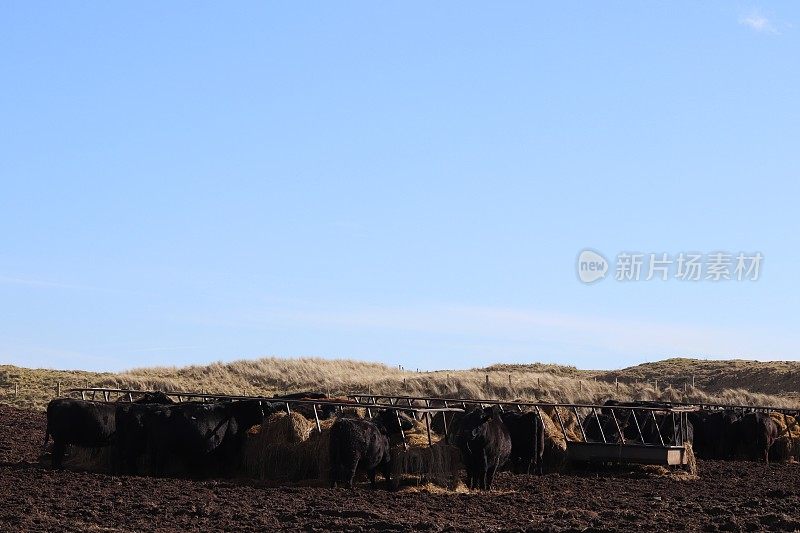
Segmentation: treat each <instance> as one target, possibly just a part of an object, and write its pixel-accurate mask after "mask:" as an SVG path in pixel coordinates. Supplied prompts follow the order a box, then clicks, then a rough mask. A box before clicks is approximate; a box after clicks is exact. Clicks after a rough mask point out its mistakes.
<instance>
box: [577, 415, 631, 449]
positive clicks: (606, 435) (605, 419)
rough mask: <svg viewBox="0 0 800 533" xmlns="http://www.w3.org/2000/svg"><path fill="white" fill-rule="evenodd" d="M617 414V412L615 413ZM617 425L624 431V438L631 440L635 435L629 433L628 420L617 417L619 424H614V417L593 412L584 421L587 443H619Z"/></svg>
mask: <svg viewBox="0 0 800 533" xmlns="http://www.w3.org/2000/svg"><path fill="white" fill-rule="evenodd" d="M615 414H616V412H615ZM617 424H619V426H620V429H622V431H623V436H625V437H626V438H629V437H630V438H631V439H632V437H633V435H632V434H631V433H629V432H627V428H628V425H627V420H626V419H624V418H623V419H622V420H620V417H619V416H618V417H617V422H616V423H615V422H614V417H613V416H612V415H610V414H605V413H601V412H597V411H596V410H595V411H592V412H590V413H589V414H588V415H586V418H584V419H583V432H584V433H585V434H586V442H619V441H620V438H619V431H618V430H617Z"/></svg>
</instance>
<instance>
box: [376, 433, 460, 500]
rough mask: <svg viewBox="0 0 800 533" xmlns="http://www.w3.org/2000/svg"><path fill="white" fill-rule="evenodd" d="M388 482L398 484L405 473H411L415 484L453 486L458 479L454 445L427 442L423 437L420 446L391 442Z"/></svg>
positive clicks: (457, 462) (458, 459)
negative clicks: (390, 480) (390, 465)
mask: <svg viewBox="0 0 800 533" xmlns="http://www.w3.org/2000/svg"><path fill="white" fill-rule="evenodd" d="M391 456H392V467H391V473H392V482H393V484H394V486H398V485H399V484H400V482H401V481H402V480H403V479H404V478H405V477H407V476H409V475H413V476H414V479H415V481H416V484H417V485H421V484H426V483H433V484H435V485H438V486H440V487H444V488H447V489H450V490H453V489H455V488H456V487H457V485H458V482H459V475H458V472H459V469H460V468H461V455H460V452H459V450H458V448H457V447H455V446H451V445H449V444H443V443H438V444H434V445H433V446H428V440H427V437H426V438H425V444H424V445H423V446H409V447H408V449H406V448H405V447H404V446H403V445H402V444H401V445H396V446H392V449H391Z"/></svg>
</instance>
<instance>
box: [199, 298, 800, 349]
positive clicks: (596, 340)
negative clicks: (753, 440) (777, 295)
mask: <svg viewBox="0 0 800 533" xmlns="http://www.w3.org/2000/svg"><path fill="white" fill-rule="evenodd" d="M199 321H200V322H201V323H204V324H207V325H208V324H214V325H216V326H223V327H244V328H253V329H262V328H276V327H277V328H287V327H288V328H291V327H301V328H312V329H314V330H318V331H339V332H351V333H353V334H359V333H362V332H366V331H383V332H386V334H387V335H388V337H389V338H397V339H403V338H406V337H407V334H408V333H410V332H415V333H423V334H425V335H427V336H428V337H437V338H442V339H445V338H446V339H448V342H449V343H453V342H468V343H470V344H481V345H483V346H484V347H485V348H490V347H492V346H493V347H495V348H496V350H489V351H497V352H500V351H502V350H503V348H508V347H509V344H513V345H517V346H519V347H528V350H529V351H530V350H531V348H534V347H540V346H550V347H556V348H557V347H561V348H563V349H566V350H568V351H570V352H571V353H572V354H573V355H576V356H582V357H586V356H594V355H597V356H600V355H604V354H609V353H615V354H619V355H631V356H634V355H635V356H638V357H641V356H642V355H648V356H651V355H652V356H654V357H656V356H659V355H660V356H666V355H670V354H687V353H689V354H706V355H725V356H728V357H731V356H737V357H748V358H752V357H757V358H771V359H774V358H776V357H789V358H794V357H796V354H797V351H798V349H800V339H798V337H797V336H796V335H793V334H791V333H787V332H779V331H761V330H759V329H757V328H751V329H749V330H748V329H741V328H738V329H734V328H714V327H702V326H699V325H694V324H675V323H662V322H647V321H641V320H636V319H631V318H622V317H619V318H609V317H602V316H586V315H576V314H564V313H556V312H549V311H541V310H531V309H514V308H497V307H480V306H461V305H439V306H430V307H428V306H425V307H419V308H397V307H371V308H361V309H330V308H324V307H323V308H319V307H311V308H301V309H284V308H281V309H264V310H259V311H256V310H253V311H251V312H242V313H227V314H226V315H225V316H224V317H219V316H217V317H205V318H201V319H200V320H199ZM458 339H460V341H459V340H458Z"/></svg>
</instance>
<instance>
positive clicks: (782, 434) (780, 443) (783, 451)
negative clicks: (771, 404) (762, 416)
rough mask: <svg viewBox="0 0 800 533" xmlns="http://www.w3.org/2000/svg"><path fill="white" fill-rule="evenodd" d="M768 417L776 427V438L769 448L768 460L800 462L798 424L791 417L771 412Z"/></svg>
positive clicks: (799, 431)
mask: <svg viewBox="0 0 800 533" xmlns="http://www.w3.org/2000/svg"><path fill="white" fill-rule="evenodd" d="M769 416H770V418H771V419H772V421H773V422H775V424H776V425H777V426H778V438H777V439H776V440H775V442H774V443H773V444H772V448H770V459H773V460H777V461H797V460H800V423H799V422H798V421H797V419H796V418H795V417H793V416H792V415H783V414H781V413H775V412H771V413H770V414H769Z"/></svg>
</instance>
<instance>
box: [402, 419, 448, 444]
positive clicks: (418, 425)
mask: <svg viewBox="0 0 800 533" xmlns="http://www.w3.org/2000/svg"><path fill="white" fill-rule="evenodd" d="M413 424H414V426H413V427H412V428H411V429H407V430H405V431H404V432H403V433H404V434H405V437H406V443H407V444H408V446H409V447H415V446H428V444H429V443H428V430H427V428H426V426H425V422H421V421H419V420H414V421H413ZM442 438H443V437H442V436H441V435H439V434H438V433H436V432H435V431H433V429H431V442H430V444H436V443H438V442H440V441H441V440H442ZM401 441H402V439H401V437H400V436H399V435H396V436H394V438H393V439H392V444H401V443H402V442H401Z"/></svg>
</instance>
